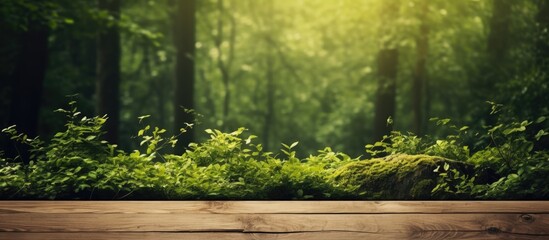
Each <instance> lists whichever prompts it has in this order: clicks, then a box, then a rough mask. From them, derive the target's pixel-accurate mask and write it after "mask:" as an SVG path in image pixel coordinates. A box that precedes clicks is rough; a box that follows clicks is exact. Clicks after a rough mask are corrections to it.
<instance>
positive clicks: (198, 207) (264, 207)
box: [0, 201, 549, 214]
mask: <svg viewBox="0 0 549 240" xmlns="http://www.w3.org/2000/svg"><path fill="white" fill-rule="evenodd" d="M0 213H4V214H6V213H9V214H14V213H75V214H80V213H97V214H118V213H142V214H149V213H154V214H157V213H166V214H173V213H186V214H191V213H192V214H195V213H220V214H225V213H269V214H288V213H296V214H300V213H315V214H322V213H330V214H334V213H357V214H359V213H379V214H393V213H549V201H0Z"/></svg>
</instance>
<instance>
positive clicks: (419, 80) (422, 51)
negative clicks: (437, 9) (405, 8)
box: [412, 1, 429, 135]
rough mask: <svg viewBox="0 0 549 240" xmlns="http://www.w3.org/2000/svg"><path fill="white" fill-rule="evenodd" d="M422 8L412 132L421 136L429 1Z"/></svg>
mask: <svg viewBox="0 0 549 240" xmlns="http://www.w3.org/2000/svg"><path fill="white" fill-rule="evenodd" d="M421 4H422V6H421V9H420V12H419V16H418V18H419V21H420V26H419V34H418V36H417V37H416V39H415V41H416V65H415V69H414V78H413V83H412V111H413V129H412V131H413V132H414V133H415V134H417V135H421V134H422V131H423V119H424V117H423V111H422V109H424V108H423V106H422V103H423V99H424V98H423V96H424V95H425V94H426V91H423V89H424V87H425V86H426V85H425V83H426V82H427V80H426V79H427V65H426V62H427V54H428V51H429V27H428V26H427V22H426V21H427V20H426V17H427V11H428V9H429V5H428V3H427V1H422V2H421Z"/></svg>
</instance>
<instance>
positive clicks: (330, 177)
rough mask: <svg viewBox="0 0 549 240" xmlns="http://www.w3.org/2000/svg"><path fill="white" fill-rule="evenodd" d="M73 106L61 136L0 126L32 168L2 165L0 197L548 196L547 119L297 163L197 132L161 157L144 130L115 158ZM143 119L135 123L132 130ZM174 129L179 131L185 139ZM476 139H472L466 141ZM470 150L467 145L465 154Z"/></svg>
mask: <svg viewBox="0 0 549 240" xmlns="http://www.w3.org/2000/svg"><path fill="white" fill-rule="evenodd" d="M74 105H75V103H74V102H71V103H70V106H71V108H70V109H69V110H65V109H59V110H58V112H61V113H64V114H65V115H66V116H67V123H66V124H65V127H66V128H65V130H64V131H62V132H59V133H57V134H55V135H54V136H53V137H52V138H51V139H50V140H48V141H42V140H40V139H38V138H34V139H30V138H28V137H27V136H26V135H25V134H22V133H19V132H17V130H16V129H15V126H11V127H8V128H5V129H3V130H2V132H3V133H4V134H6V135H8V136H9V137H10V138H11V139H12V140H14V141H18V142H20V143H22V144H26V145H28V147H29V148H30V153H31V154H30V157H31V159H30V160H31V161H30V163H29V164H23V163H22V161H21V159H20V158H15V159H7V158H5V157H0V198H2V199H273V200H274V199H513V198H544V199H545V198H548V196H549V187H548V186H549V179H547V178H545V177H540V176H547V175H548V174H549V152H548V151H547V148H539V147H536V143H537V141H539V140H540V139H541V138H544V137H546V135H547V132H549V131H547V130H546V129H545V130H543V129H540V130H538V131H536V132H534V133H533V132H532V131H529V129H530V128H531V126H532V125H536V127H537V129H539V125H540V124H542V123H544V122H545V121H546V119H545V118H543V117H542V118H539V119H537V120H535V121H500V123H497V124H496V125H495V126H490V127H487V128H485V129H483V130H481V131H478V132H473V130H471V129H469V128H468V127H457V126H455V125H452V124H450V120H449V119H433V120H434V121H436V123H437V125H440V126H441V127H447V128H448V129H450V134H448V135H447V136H445V137H443V138H438V139H436V138H433V137H429V136H423V137H419V136H415V135H413V134H403V133H400V132H393V133H392V134H391V135H390V136H386V137H385V138H384V139H383V140H382V141H380V142H377V143H374V144H369V145H366V153H367V154H369V155H371V156H373V157H376V158H373V159H359V158H351V157H350V156H348V155H346V154H344V153H337V152H334V151H332V150H331V149H330V148H325V149H323V150H320V151H318V153H317V154H316V155H310V156H309V157H307V158H303V159H300V158H298V157H296V155H297V154H296V151H295V150H294V149H295V148H296V146H297V145H298V143H297V142H295V143H293V144H290V145H286V144H282V149H280V152H281V153H280V154H275V153H271V152H265V151H263V147H262V145H261V144H256V143H255V142H254V139H255V138H256V137H255V136H253V135H247V134H246V133H245V129H243V128H240V129H237V130H236V131H233V132H230V133H223V132H221V131H219V130H210V129H208V130H206V132H207V133H208V134H209V135H210V138H209V139H208V140H206V141H204V142H201V143H192V144H190V146H189V148H188V149H187V151H186V152H185V153H183V154H181V155H174V154H170V153H169V151H168V150H169V148H170V147H173V146H175V144H176V143H177V141H176V136H170V137H166V136H165V132H166V130H164V129H161V128H158V127H151V126H149V125H146V126H144V127H143V129H141V130H139V131H138V133H137V137H138V138H139V140H140V146H141V148H142V149H136V150H133V151H131V152H125V151H122V150H120V149H118V147H117V146H116V145H113V144H109V143H108V142H106V141H103V140H101V137H102V134H103V132H102V126H103V124H104V123H105V122H106V120H107V119H106V116H102V117H99V116H97V117H92V118H88V117H85V116H80V115H81V114H80V112H78V110H77V109H76V108H75V107H74ZM146 117H147V116H143V117H140V120H139V121H140V122H142V121H146V120H145V118H146ZM184 132H185V129H182V132H181V133H180V134H184ZM473 140H474V141H473ZM470 149H475V150H474V151H472V150H470Z"/></svg>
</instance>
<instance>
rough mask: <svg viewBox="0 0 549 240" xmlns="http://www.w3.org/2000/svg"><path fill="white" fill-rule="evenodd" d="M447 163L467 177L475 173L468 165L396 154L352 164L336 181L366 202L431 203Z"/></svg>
mask: <svg viewBox="0 0 549 240" xmlns="http://www.w3.org/2000/svg"><path fill="white" fill-rule="evenodd" d="M444 163H448V164H449V165H450V167H451V168H456V169H458V170H460V171H461V172H464V173H470V172H472V170H473V166H472V165H470V164H468V163H465V162H461V161H455V160H451V159H447V158H443V157H437V156H429V155H407V154H394V155H389V156H387V157H384V158H374V159H368V160H361V161H357V162H353V163H349V164H347V165H345V166H343V167H341V168H340V169H338V170H337V171H336V172H335V173H334V175H333V178H334V180H335V181H336V182H337V183H338V184H340V185H341V186H343V187H346V188H356V191H357V192H358V193H361V197H362V198H365V199H431V198H432V194H431V191H432V189H433V188H434V187H435V186H436V184H437V178H438V175H439V173H437V172H434V170H435V169H436V168H437V166H443V165H444ZM441 169H442V167H441Z"/></svg>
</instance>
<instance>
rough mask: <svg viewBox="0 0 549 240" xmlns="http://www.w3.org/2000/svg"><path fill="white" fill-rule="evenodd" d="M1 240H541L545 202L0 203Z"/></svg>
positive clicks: (547, 227)
mask: <svg viewBox="0 0 549 240" xmlns="http://www.w3.org/2000/svg"><path fill="white" fill-rule="evenodd" d="M1 239H160V240H162V239H549V202H548V201H524V202H521V201H485V202H482V201H417V202H414V201H379V202H374V201H133V202H128V201H111V202H108V201H103V202H101V201H0V240H1Z"/></svg>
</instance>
